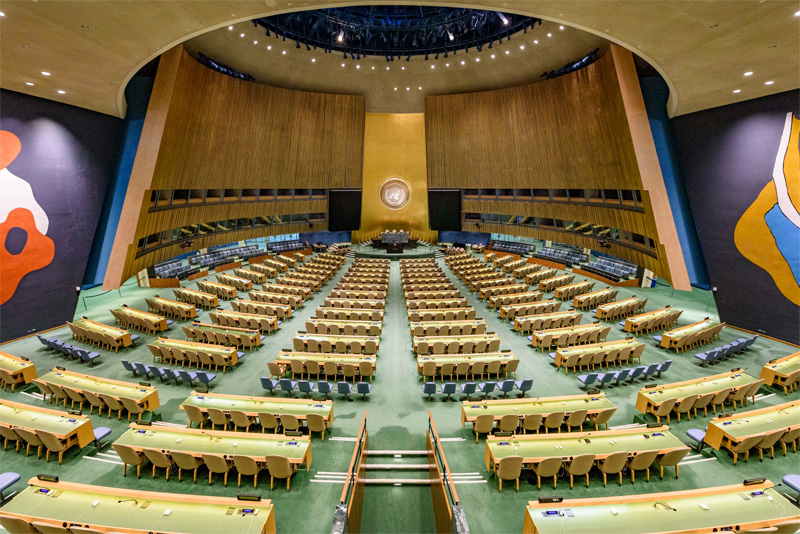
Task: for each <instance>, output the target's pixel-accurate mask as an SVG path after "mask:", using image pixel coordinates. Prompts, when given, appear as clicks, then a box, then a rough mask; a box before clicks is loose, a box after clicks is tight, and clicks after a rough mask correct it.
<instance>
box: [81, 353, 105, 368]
mask: <svg viewBox="0 0 800 534" xmlns="http://www.w3.org/2000/svg"><path fill="white" fill-rule="evenodd" d="M78 355H80V357H81V360H83V363H88V364H89V367H93V366H94V360H95V358H99V357H100V353H99V352H89V351H88V350H84V349H78Z"/></svg>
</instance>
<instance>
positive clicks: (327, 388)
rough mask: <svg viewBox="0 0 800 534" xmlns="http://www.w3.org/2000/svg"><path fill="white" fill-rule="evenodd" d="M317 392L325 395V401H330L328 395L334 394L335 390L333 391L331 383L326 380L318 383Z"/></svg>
mask: <svg viewBox="0 0 800 534" xmlns="http://www.w3.org/2000/svg"><path fill="white" fill-rule="evenodd" d="M317 391H319V392H320V393H323V394H324V395H325V400H328V395H329V394H331V393H332V392H333V390H332V389H331V383H330V382H326V381H324V380H320V381H319V382H317Z"/></svg>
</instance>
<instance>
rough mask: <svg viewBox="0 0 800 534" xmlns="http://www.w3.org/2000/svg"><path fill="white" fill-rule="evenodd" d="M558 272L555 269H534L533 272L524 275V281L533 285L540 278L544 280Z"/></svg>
mask: <svg viewBox="0 0 800 534" xmlns="http://www.w3.org/2000/svg"><path fill="white" fill-rule="evenodd" d="M557 274H558V270H556V269H545V270H543V271H536V272H533V273H529V274H526V275H525V282H526V283H528V284H530V285H534V284H538V283H539V282H540V281H541V280H546V279H548V278H552V277H553V276H555V275H557Z"/></svg>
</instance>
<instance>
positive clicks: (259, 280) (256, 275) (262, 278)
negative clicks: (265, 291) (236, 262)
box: [233, 268, 272, 284]
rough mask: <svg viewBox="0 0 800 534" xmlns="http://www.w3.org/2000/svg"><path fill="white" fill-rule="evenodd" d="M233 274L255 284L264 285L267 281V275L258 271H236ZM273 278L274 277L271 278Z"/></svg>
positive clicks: (240, 269)
mask: <svg viewBox="0 0 800 534" xmlns="http://www.w3.org/2000/svg"><path fill="white" fill-rule="evenodd" d="M233 274H235V275H236V276H238V277H239V278H244V279H247V280H250V282H251V283H253V284H263V283H264V282H266V281H267V275H266V274H265V273H261V272H258V271H251V270H250V269H242V268H239V269H234V270H233ZM270 278H272V277H270Z"/></svg>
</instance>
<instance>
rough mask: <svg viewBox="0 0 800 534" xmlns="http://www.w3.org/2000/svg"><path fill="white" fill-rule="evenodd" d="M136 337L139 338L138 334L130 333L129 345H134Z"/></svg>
mask: <svg viewBox="0 0 800 534" xmlns="http://www.w3.org/2000/svg"><path fill="white" fill-rule="evenodd" d="M137 339H139V334H131V347H135V346H136V340H137Z"/></svg>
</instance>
